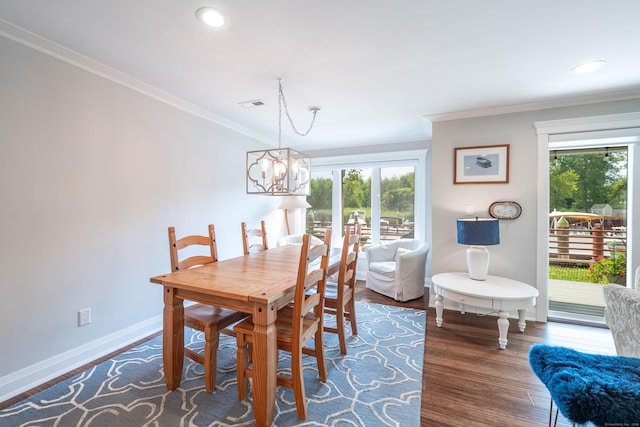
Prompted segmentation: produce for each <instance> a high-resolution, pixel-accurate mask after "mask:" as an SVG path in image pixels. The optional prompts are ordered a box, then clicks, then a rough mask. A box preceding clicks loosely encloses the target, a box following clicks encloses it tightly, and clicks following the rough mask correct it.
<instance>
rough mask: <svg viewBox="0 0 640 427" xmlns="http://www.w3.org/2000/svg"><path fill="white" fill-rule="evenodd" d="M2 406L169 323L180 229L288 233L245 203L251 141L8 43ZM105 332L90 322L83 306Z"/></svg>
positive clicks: (277, 220) (233, 241) (227, 235)
mask: <svg viewBox="0 0 640 427" xmlns="http://www.w3.org/2000/svg"><path fill="white" fill-rule="evenodd" d="M0 57H1V58H2V60H1V61H0V94H2V95H1V96H0V135H1V138H0V143H1V146H2V154H1V155H0V196H1V208H0V224H1V225H2V227H3V232H2V235H3V236H4V237H3V241H2V245H0V271H2V276H1V279H0V286H1V288H2V308H1V309H0V324H1V325H2V327H1V328H0V342H1V343H2V344H1V345H2V351H1V352H0V401H1V400H3V398H8V397H10V395H11V394H12V393H13V394H16V393H18V392H20V391H23V389H24V388H25V387H28V386H29V385H35V384H37V383H39V382H41V381H42V380H45V379H48V378H49V377H51V376H53V375H55V374H59V373H62V372H66V371H67V370H68V369H69V368H70V367H74V365H77V364H78V363H81V362H83V361H88V360H91V359H93V358H95V357H97V355H98V353H106V352H108V351H111V350H114V349H115V348H118V347H119V346H121V345H123V343H124V342H125V341H132V340H134V339H136V338H140V337H142V336H145V335H146V334H148V333H149V331H151V330H154V329H156V330H157V329H158V328H159V327H161V316H160V315H161V312H162V306H163V304H162V292H161V288H160V286H158V285H155V284H151V283H150V282H149V278H150V277H151V276H154V275H158V274H162V273H166V272H167V271H169V269H170V268H169V252H168V247H167V245H168V243H167V227H168V226H169V225H174V226H175V227H176V229H177V231H178V235H183V234H192V233H205V232H206V226H207V224H209V223H213V224H215V226H216V231H217V241H218V245H219V252H220V258H221V259H224V258H229V257H233V256H238V255H240V254H241V253H242V244H241V240H240V237H241V233H240V222H241V221H243V220H245V221H248V222H250V223H253V224H256V225H257V224H258V222H259V220H260V219H262V218H264V219H266V220H267V221H268V225H269V230H268V232H269V236H270V239H269V240H270V244H271V245H272V246H275V242H276V240H277V238H278V237H279V234H280V233H281V232H282V231H283V230H284V223H283V214H282V211H280V210H278V209H277V206H278V205H279V203H280V200H279V199H277V198H270V197H260V196H247V195H246V194H245V178H244V168H245V152H246V151H247V150H250V149H251V150H253V149H259V148H262V147H263V145H264V144H262V143H258V142H256V141H255V140H252V139H251V138H249V137H247V136H243V135H241V134H239V133H236V132H233V131H231V130H228V129H226V128H223V127H221V126H218V125H216V124H214V123H212V122H210V121H207V120H204V119H202V118H199V117H196V116H194V115H191V114H188V113H186V112H184V111H181V110H179V109H177V108H175V107H173V106H171V105H168V104H166V103H162V102H160V101H158V100H155V99H152V98H150V97H147V96H145V95H143V94H141V93H139V92H137V91H134V90H131V89H129V88H127V87H124V86H122V85H119V84H117V83H114V82H113V81H110V80H107V79H104V78H102V77H98V76H97V75H94V74H92V73H90V72H87V71H85V70H82V69H80V68H77V67H75V66H73V65H70V64H68V63H66V62H63V61H60V60H58V59H55V58H53V57H50V56H48V55H45V54H43V53H40V52H38V51H36V50H33V49H30V48H28V47H25V46H23V45H21V44H18V43H15V42H13V41H10V40H8V39H5V38H1V37H0ZM87 307H90V308H91V309H92V314H93V316H92V317H93V322H92V323H91V324H90V325H88V326H84V327H78V326H77V312H78V310H79V309H83V308H87Z"/></svg>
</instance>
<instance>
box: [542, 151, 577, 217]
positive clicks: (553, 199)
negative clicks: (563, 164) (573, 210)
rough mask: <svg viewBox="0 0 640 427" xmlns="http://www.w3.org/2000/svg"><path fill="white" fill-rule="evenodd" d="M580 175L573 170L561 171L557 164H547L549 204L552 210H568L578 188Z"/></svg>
mask: <svg viewBox="0 0 640 427" xmlns="http://www.w3.org/2000/svg"><path fill="white" fill-rule="evenodd" d="M579 179H580V177H579V176H578V174H577V173H576V171H574V170H565V171H564V172H562V171H561V169H560V167H559V165H557V164H556V163H551V165H550V166H549V206H550V208H551V209H552V210H554V209H555V210H558V211H565V210H569V208H570V207H571V205H572V203H573V197H574V194H575V192H576V191H577V190H578V184H577V183H578V180H579Z"/></svg>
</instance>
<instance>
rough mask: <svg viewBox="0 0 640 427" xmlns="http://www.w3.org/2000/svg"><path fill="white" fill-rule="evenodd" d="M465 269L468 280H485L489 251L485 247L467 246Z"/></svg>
mask: <svg viewBox="0 0 640 427" xmlns="http://www.w3.org/2000/svg"><path fill="white" fill-rule="evenodd" d="M467 269H468V270H469V278H471V279H473V280H487V273H488V272H489V251H488V250H487V248H486V246H469V249H467Z"/></svg>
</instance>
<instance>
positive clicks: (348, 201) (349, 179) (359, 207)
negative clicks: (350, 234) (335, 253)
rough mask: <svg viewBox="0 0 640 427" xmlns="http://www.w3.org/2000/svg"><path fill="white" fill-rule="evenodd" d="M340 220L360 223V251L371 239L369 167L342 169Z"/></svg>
mask: <svg viewBox="0 0 640 427" xmlns="http://www.w3.org/2000/svg"><path fill="white" fill-rule="evenodd" d="M341 176H342V222H343V224H345V226H346V225H355V224H360V251H364V250H365V248H366V247H367V245H368V243H369V242H370V240H371V169H343V170H342V171H341Z"/></svg>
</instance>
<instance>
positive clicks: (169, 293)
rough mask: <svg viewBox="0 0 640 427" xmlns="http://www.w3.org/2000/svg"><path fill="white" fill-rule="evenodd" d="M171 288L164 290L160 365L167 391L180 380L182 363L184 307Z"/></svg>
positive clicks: (178, 383)
mask: <svg viewBox="0 0 640 427" xmlns="http://www.w3.org/2000/svg"><path fill="white" fill-rule="evenodd" d="M174 291H175V290H174V289H173V288H168V287H165V288H164V312H163V327H162V363H163V368H164V377H165V381H166V383H167V389H169V390H175V389H176V388H178V387H179V386H180V381H181V380H182V365H183V363H184V305H183V301H182V300H181V299H179V298H176V297H175V292H174Z"/></svg>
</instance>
